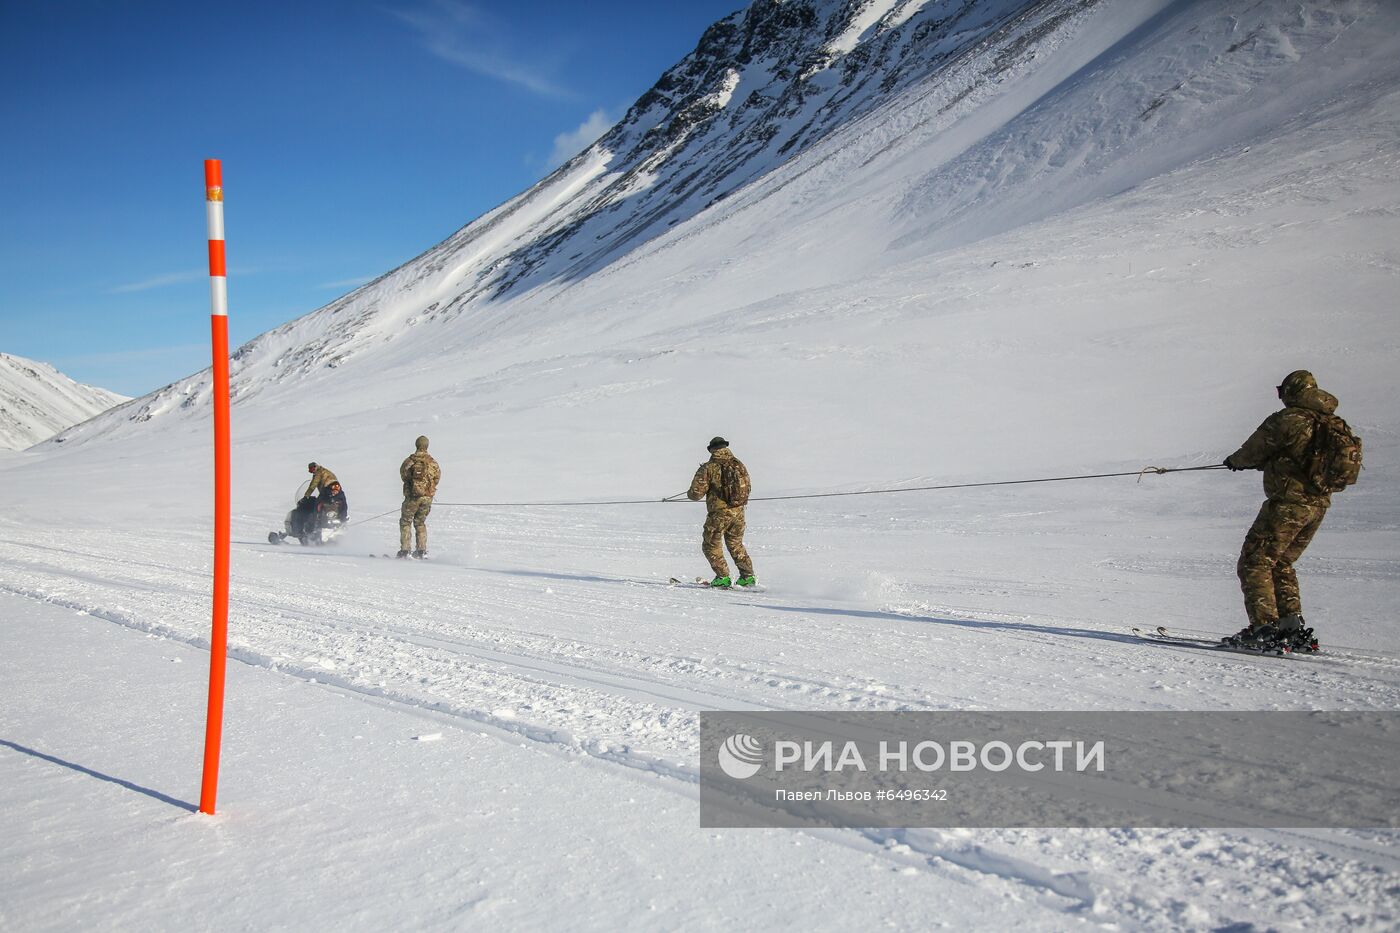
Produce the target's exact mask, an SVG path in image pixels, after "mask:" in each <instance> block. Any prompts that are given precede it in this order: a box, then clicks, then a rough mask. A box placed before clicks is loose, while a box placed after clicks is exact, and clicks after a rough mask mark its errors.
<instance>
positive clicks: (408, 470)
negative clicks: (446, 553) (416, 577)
mask: <svg viewBox="0 0 1400 933" xmlns="http://www.w3.org/2000/svg"><path fill="white" fill-rule="evenodd" d="M413 446H414V451H413V453H411V454H409V455H408V458H407V459H405V460H404V462H403V463H402V464H400V465H399V479H401V480H403V508H402V509H401V510H400V511H399V553H398V555H397V556H399V557H407V556H408V555H409V551H408V546H409V544H411V543H412V540H413V536H415V535H416V536H417V540H418V545H417V547H416V548H414V550H413V556H414V557H420V558H421V557H427V556H428V513H429V512H431V511H432V510H433V496H435V495H437V487H438V481H439V480H440V479H442V470H441V468H439V467H438V463H437V461H436V460H434V459H433V458H432V456H431V455H430V454H429V453H428V438H427V437H426V436H419V438H418V440H417V441H415V442H414V445H413ZM410 530H411V534H410Z"/></svg>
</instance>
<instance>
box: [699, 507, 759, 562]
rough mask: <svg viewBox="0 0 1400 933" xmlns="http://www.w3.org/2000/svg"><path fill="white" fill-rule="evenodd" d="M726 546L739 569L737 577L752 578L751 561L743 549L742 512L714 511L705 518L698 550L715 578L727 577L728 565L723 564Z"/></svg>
mask: <svg viewBox="0 0 1400 933" xmlns="http://www.w3.org/2000/svg"><path fill="white" fill-rule="evenodd" d="M726 546H728V548H729V553H730V556H732V557H733V558H734V563H735V564H737V565H738V567H739V576H741V577H749V576H753V561H752V560H750V559H749V552H748V551H747V550H745V549H744V510H743V509H742V508H737V509H716V510H715V511H713V512H711V513H710V514H709V515H708V516H706V517H705V535H704V538H703V539H702V540H701V544H700V550H702V551H703V552H704V554H705V559H706V560H707V561H709V562H710V569H711V570H713V571H714V572H715V576H717V577H727V576H729V565H728V564H726V563H725V562H724V548H725V547H726Z"/></svg>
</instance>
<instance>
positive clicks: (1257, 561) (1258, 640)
mask: <svg viewBox="0 0 1400 933" xmlns="http://www.w3.org/2000/svg"><path fill="white" fill-rule="evenodd" d="M1277 390H1278V397H1279V398H1280V399H1281V400H1282V401H1283V404H1284V407H1283V408H1282V409H1281V410H1279V411H1276V412H1274V413H1273V414H1272V415H1270V416H1269V417H1268V418H1266V419H1264V423H1263V424H1261V425H1259V427H1258V429H1256V430H1255V432H1254V433H1253V434H1251V435H1250V436H1249V440H1247V441H1245V442H1244V445H1243V446H1242V447H1240V449H1239V450H1237V451H1235V452H1234V453H1232V454H1231V455H1230V456H1228V457H1226V458H1225V466H1227V467H1229V468H1230V469H1231V470H1262V471H1263V472H1264V495H1265V496H1267V498H1266V499H1265V501H1264V505H1263V506H1262V507H1261V508H1260V509H1259V515H1258V517H1257V518H1255V519H1254V524H1253V525H1252V526H1251V527H1250V529H1249V532H1248V534H1246V535H1245V538H1244V547H1243V548H1241V550H1240V560H1239V565H1238V567H1237V572H1238V573H1239V578H1240V588H1241V589H1242V590H1243V591H1244V608H1245V612H1246V613H1247V614H1248V616H1249V625H1248V626H1246V627H1245V628H1244V629H1242V630H1241V631H1240V632H1239V634H1237V635H1235V636H1232V638H1231V639H1227V640H1228V641H1233V642H1234V643H1237V644H1245V645H1251V644H1252V645H1259V644H1267V643H1269V642H1272V641H1275V640H1278V639H1280V638H1288V637H1290V636H1291V635H1293V634H1295V633H1297V632H1299V631H1302V629H1303V625H1304V622H1303V605H1302V600H1301V598H1300V595H1299V592H1298V574H1297V573H1296V572H1295V571H1294V570H1293V564H1294V562H1295V561H1297V560H1298V558H1299V557H1300V556H1302V553H1303V551H1304V550H1305V549H1306V548H1307V546H1308V544H1309V543H1310V542H1311V541H1312V539H1313V535H1315V534H1317V529H1318V528H1319V527H1320V526H1321V525H1322V519H1323V517H1324V516H1326V514H1327V507H1328V506H1329V505H1331V504H1332V497H1331V495H1330V494H1328V493H1326V492H1322V493H1319V492H1317V491H1316V490H1315V489H1314V488H1313V487H1312V486H1311V484H1310V483H1308V482H1307V478H1306V477H1307V474H1306V469H1307V461H1308V447H1309V444H1310V442H1311V441H1312V436H1313V431H1314V430H1315V429H1316V424H1317V421H1316V419H1315V418H1314V417H1313V415H1312V414H1311V413H1312V412H1317V413H1320V414H1323V415H1330V414H1332V413H1333V412H1334V411H1336V408H1337V399H1336V398H1335V397H1334V396H1333V395H1331V394H1330V393H1328V392H1324V391H1323V390H1321V389H1319V388H1318V387H1317V380H1316V379H1314V378H1313V375H1312V373H1310V372H1308V371H1307V370H1303V369H1300V370H1297V371H1296V372H1292V373H1289V374H1288V376H1287V377H1286V378H1285V379H1284V380H1283V382H1282V383H1281V384H1280V385H1279V386H1278V387H1277Z"/></svg>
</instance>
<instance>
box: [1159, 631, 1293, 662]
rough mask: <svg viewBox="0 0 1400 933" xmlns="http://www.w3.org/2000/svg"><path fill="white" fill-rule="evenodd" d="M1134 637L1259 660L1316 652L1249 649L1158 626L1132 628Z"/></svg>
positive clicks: (1270, 647)
mask: <svg viewBox="0 0 1400 933" xmlns="http://www.w3.org/2000/svg"><path fill="white" fill-rule="evenodd" d="M1132 632H1133V634H1134V635H1136V636H1138V637H1139V638H1141V639H1143V640H1144V641H1150V642H1156V643H1157V644H1160V645H1176V646H1178V647H1181V648H1196V649H1199V650H1202V651H1219V652H1223V653H1227V654H1246V655H1253V656H1254V657H1260V658H1295V659H1302V658H1311V657H1314V656H1315V655H1316V653H1317V652H1316V651H1292V650H1290V649H1288V648H1285V647H1283V646H1266V647H1260V648H1250V647H1246V646H1244V645H1229V644H1226V643H1224V642H1222V641H1220V640H1219V639H1212V638H1198V637H1195V636H1191V635H1176V634H1173V633H1172V632H1170V631H1168V630H1167V627H1166V626H1164V625H1159V626H1157V627H1156V628H1155V629H1141V628H1137V627H1134V628H1133V629H1132Z"/></svg>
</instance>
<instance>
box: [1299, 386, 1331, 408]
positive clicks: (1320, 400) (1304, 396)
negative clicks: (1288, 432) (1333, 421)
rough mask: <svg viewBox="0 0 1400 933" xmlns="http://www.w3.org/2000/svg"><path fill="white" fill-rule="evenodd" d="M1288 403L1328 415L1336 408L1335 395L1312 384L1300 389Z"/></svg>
mask: <svg viewBox="0 0 1400 933" xmlns="http://www.w3.org/2000/svg"><path fill="white" fill-rule="evenodd" d="M1289 405H1290V406H1292V407H1294V408H1305V409H1307V410H1308V411H1315V412H1318V413H1320V414H1324V415H1330V414H1332V413H1333V412H1334V411H1336V410H1337V397H1336V396H1335V395H1333V394H1332V393H1331V392H1325V391H1323V390H1322V389H1319V388H1318V387H1317V386H1312V387H1310V388H1306V389H1303V390H1301V391H1300V392H1299V393H1298V394H1297V396H1295V397H1294V398H1293V400H1292V401H1290V402H1289Z"/></svg>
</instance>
